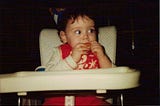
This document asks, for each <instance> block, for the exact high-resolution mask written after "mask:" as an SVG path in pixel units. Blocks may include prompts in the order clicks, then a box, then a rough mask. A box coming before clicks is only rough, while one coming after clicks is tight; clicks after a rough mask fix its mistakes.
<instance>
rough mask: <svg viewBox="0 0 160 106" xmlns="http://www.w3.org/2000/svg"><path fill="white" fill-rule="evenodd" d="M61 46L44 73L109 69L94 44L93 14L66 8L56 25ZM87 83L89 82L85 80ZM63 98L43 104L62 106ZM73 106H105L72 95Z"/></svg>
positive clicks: (97, 46)
mask: <svg viewBox="0 0 160 106" xmlns="http://www.w3.org/2000/svg"><path fill="white" fill-rule="evenodd" d="M58 34H59V37H60V40H61V41H62V43H63V44H62V45H60V46H58V47H56V48H54V50H53V56H52V57H51V59H50V60H49V62H48V64H47V66H46V71H54V70H58V71H61V70H73V71H74V70H86V71H87V69H97V68H111V67H112V63H111V61H110V59H109V58H108V56H107V55H106V54H105V53H104V49H103V46H102V45H101V44H100V43H98V42H97V38H98V36H97V35H98V28H97V26H96V21H95V19H94V17H93V16H92V14H91V13H90V12H89V11H88V10H87V9H84V8H80V9H75V8H70V9H66V10H65V12H64V14H63V17H62V20H60V23H59V25H58ZM88 80H89V79H88ZM64 102H65V100H64V97H51V98H46V99H45V102H44V104H43V105H54V106H55V105H58V106H59V105H61V106H63V105H64ZM75 105H76V106H82V105H84V106H92V105H94V106H104V105H105V106H106V105H108V103H107V102H105V101H103V100H102V99H100V98H97V97H96V96H75Z"/></svg>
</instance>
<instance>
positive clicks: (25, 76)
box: [0, 67, 140, 93]
mask: <svg viewBox="0 0 160 106" xmlns="http://www.w3.org/2000/svg"><path fill="white" fill-rule="evenodd" d="M139 77H140V72H139V71H137V70H134V69H130V68H128V67H116V68H109V69H94V70H74V71H73V70H72V71H70V70H68V71H53V72H31V71H22V72H16V73H11V74H1V75H0V93H12V92H17V93H19V92H30V91H32V92H33V91H51V90H52V91H54V90H118V89H130V88H134V87H137V86H139Z"/></svg>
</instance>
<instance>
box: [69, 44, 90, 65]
mask: <svg viewBox="0 0 160 106" xmlns="http://www.w3.org/2000/svg"><path fill="white" fill-rule="evenodd" d="M88 51H90V44H88V43H87V44H86V43H79V44H77V45H76V46H75V47H73V48H72V53H71V56H72V58H73V60H74V61H75V62H76V63H78V62H79V61H80V59H81V56H82V55H84V54H87V53H88Z"/></svg>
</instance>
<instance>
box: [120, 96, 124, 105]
mask: <svg viewBox="0 0 160 106" xmlns="http://www.w3.org/2000/svg"><path fill="white" fill-rule="evenodd" d="M120 102H121V106H124V100H123V94H122V93H121V94H120Z"/></svg>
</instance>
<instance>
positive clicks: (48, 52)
mask: <svg viewBox="0 0 160 106" xmlns="http://www.w3.org/2000/svg"><path fill="white" fill-rule="evenodd" d="M116 40H117V32H116V27H115V26H105V27H100V28H99V34H98V41H99V42H100V43H101V44H102V45H103V46H104V48H105V52H106V54H107V55H108V57H109V58H110V60H111V61H112V63H113V64H115V61H116ZM60 44H61V41H60V38H59V36H58V33H57V30H56V29H43V30H42V31H41V32H40V38H39V45H40V59H41V65H42V66H40V67H45V65H46V64H47V62H48V61H49V59H50V58H51V56H52V53H53V52H52V51H53V48H54V47H56V46H58V45H60ZM67 99H74V97H73V96H69V97H68V96H66V100H67ZM108 100H109V99H108ZM71 101H72V100H71ZM109 102H110V103H111V102H112V100H111V99H110V100H109ZM66 104H69V103H66ZM66 106H67V105H66Z"/></svg>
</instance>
